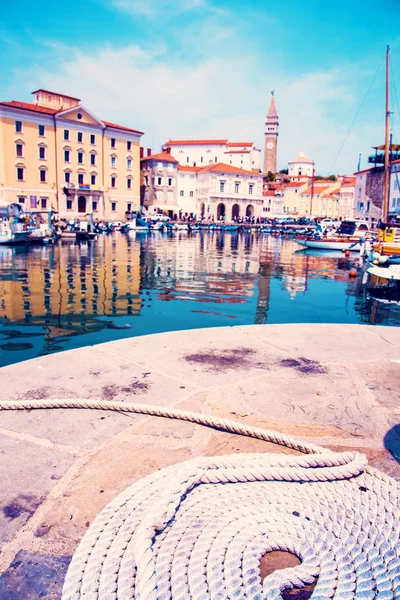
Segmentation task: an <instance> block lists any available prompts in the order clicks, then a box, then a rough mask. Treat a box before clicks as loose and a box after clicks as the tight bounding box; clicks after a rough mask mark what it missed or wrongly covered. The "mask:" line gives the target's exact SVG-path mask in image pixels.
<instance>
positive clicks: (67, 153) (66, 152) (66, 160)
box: [64, 150, 70, 162]
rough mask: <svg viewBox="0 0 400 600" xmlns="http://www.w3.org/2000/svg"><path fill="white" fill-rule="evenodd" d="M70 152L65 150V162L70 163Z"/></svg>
mask: <svg viewBox="0 0 400 600" xmlns="http://www.w3.org/2000/svg"><path fill="white" fill-rule="evenodd" d="M69 154H70V151H69V150H64V162H69Z"/></svg>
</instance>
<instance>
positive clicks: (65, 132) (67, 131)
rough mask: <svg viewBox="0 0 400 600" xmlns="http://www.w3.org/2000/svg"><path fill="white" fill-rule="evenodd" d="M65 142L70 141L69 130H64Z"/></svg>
mask: <svg viewBox="0 0 400 600" xmlns="http://www.w3.org/2000/svg"><path fill="white" fill-rule="evenodd" d="M64 140H69V129H64Z"/></svg>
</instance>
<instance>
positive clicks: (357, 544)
mask: <svg viewBox="0 0 400 600" xmlns="http://www.w3.org/2000/svg"><path fill="white" fill-rule="evenodd" d="M50 408H51V409H56V408H59V409H61V408H79V409H95V410H111V411H119V412H121V411H122V412H129V413H136V414H144V415H152V416H158V417H165V418H170V419H179V420H183V421H189V422H192V423H197V424H201V425H205V426H206V427H211V428H214V429H218V430H221V431H227V432H229V433H234V434H236V435H244V436H248V437H252V438H255V439H259V440H264V441H268V442H273V443H276V444H280V445H282V446H286V447H287V448H291V449H293V450H297V451H299V452H301V453H302V454H300V455H286V454H236V455H229V456H217V457H200V458H197V459H195V460H191V461H188V462H184V463H181V464H178V465H176V464H174V465H171V466H170V467H167V468H164V469H162V470H160V471H156V472H155V473H152V474H151V475H148V476H147V477H145V478H143V479H141V480H139V481H137V482H136V483H134V484H133V485H132V486H130V487H129V488H127V489H126V490H125V491H124V492H122V494H120V495H119V496H118V497H117V498H115V499H114V500H113V501H112V502H111V503H110V504H108V506H106V507H105V508H104V509H103V510H102V512H101V513H100V514H99V515H98V516H97V518H96V519H95V521H94V522H93V524H92V525H91V527H90V528H89V530H88V531H87V533H86V535H85V536H84V538H83V540H82V541H81V543H80V545H79V546H78V548H77V550H76V552H75V554H74V556H73V558H72V561H71V564H70V566H69V569H68V573H67V576H66V579H65V582H64V587H63V595H62V600H84V599H85V600H133V599H136V600H139V599H140V600H167V599H173V600H187V599H188V598H190V599H193V600H200V599H202V600H204V599H208V598H209V599H210V600H217V599H221V600H222V599H225V600H227V599H228V598H229V599H230V598H232V599H233V598H248V599H251V600H256V599H257V600H260V599H262V598H265V599H268V600H282V595H281V592H282V591H283V590H290V589H292V588H293V587H297V588H302V587H304V585H307V584H310V583H312V582H314V581H315V580H316V579H317V583H316V586H315V589H314V591H313V594H312V598H315V599H326V598H364V599H371V600H372V599H374V598H376V599H381V598H382V599H383V598H393V599H394V598H400V543H399V540H400V485H399V483H398V482H397V481H395V480H394V479H392V478H391V477H389V476H387V475H385V474H383V473H381V472H379V471H377V470H376V469H373V468H371V467H369V466H368V465H367V461H366V457H365V456H364V455H362V454H360V453H358V452H340V453H337V452H333V451H331V450H327V449H325V448H322V447H320V446H316V445H314V444H309V443H306V442H302V441H301V440H297V439H295V438H293V437H290V436H285V435H282V434H280V433H279V432H276V431H270V430H266V429H262V428H259V427H252V426H249V425H247V424H243V423H238V422H235V421H231V420H228V419H220V418H217V417H214V416H211V415H204V414H201V413H195V412H190V411H184V410H179V409H175V408H163V407H158V406H149V405H143V404H131V403H124V402H107V401H104V400H87V399H79V398H78V399H53V400H49V399H44V400H22V401H2V402H0V410H32V409H50ZM273 550H281V551H287V552H291V553H292V554H295V555H296V556H298V557H299V559H300V560H301V565H299V566H298V567H293V568H289V569H283V570H278V571H275V572H274V573H272V574H271V575H269V576H268V577H266V578H265V580H264V581H261V577H260V572H259V565H260V559H261V557H262V556H263V555H264V554H265V553H267V552H271V551H273Z"/></svg>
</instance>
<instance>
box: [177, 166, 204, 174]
mask: <svg viewBox="0 0 400 600" xmlns="http://www.w3.org/2000/svg"><path fill="white" fill-rule="evenodd" d="M202 169H203V167H191V166H188V165H178V170H179V171H187V172H188V173H197V172H198V171H201V170H202Z"/></svg>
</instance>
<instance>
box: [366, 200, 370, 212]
mask: <svg viewBox="0 0 400 600" xmlns="http://www.w3.org/2000/svg"><path fill="white" fill-rule="evenodd" d="M370 207H371V202H370V201H369V200H368V202H367V212H369V209H370Z"/></svg>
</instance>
